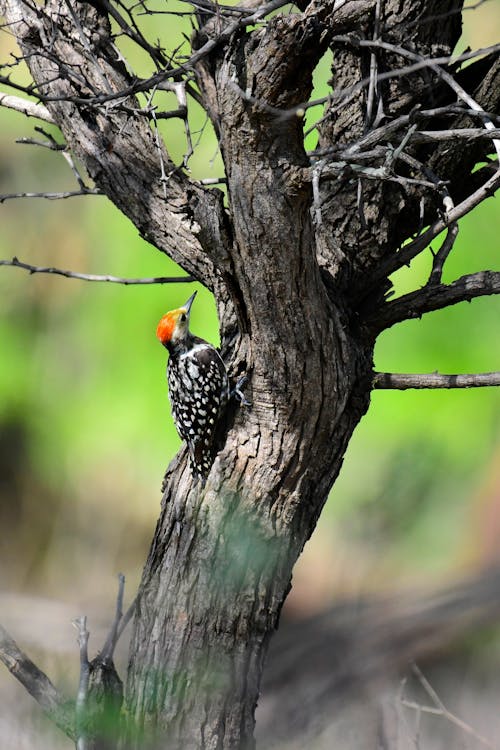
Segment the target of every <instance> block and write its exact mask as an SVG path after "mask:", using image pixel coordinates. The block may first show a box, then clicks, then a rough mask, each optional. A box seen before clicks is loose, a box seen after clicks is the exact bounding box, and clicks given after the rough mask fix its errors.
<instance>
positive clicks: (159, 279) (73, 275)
mask: <svg viewBox="0 0 500 750" xmlns="http://www.w3.org/2000/svg"><path fill="white" fill-rule="evenodd" d="M0 266H11V267H14V268H22V269H24V270H25V271H28V272H29V273H30V274H33V273H52V274H56V275H58V276H65V277H66V278H68V279H80V280H81V281H97V282H107V283H108V284H125V285H126V286H131V285H132V284H189V283H191V282H193V281H196V279H195V278H194V276H154V277H151V278H143V279H141V278H139V279H126V278H121V277H120V276H108V275H98V274H93V273H77V272H76V271H63V270H62V269H61V268H52V267H48V266H47V267H44V266H32V265H31V264H29V263H24V262H23V261H21V260H18V259H17V258H12V260H0Z"/></svg>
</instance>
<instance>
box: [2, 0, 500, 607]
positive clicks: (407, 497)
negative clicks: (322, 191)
mask: <svg viewBox="0 0 500 750" xmlns="http://www.w3.org/2000/svg"><path fill="white" fill-rule="evenodd" d="M179 7H180V8H182V9H183V10H185V9H186V7H187V6H179ZM160 18H161V17H160ZM145 20H146V22H147V23H149V26H150V29H153V28H154V29H155V33H154V36H155V37H156V36H157V35H158V28H159V21H158V19H145ZM165 24H169V25H168V26H166V28H167V31H166V32H165V34H164V38H165V40H166V46H167V47H168V49H173V48H175V47H176V44H177V40H179V39H181V37H180V36H179V35H180V33H181V32H182V31H183V30H184V31H185V32H187V33H189V24H188V22H187V20H186V19H177V20H175V21H173V20H172V19H171V18H170V19H169V20H168V21H166V22H165ZM499 39H500V9H499V7H498V4H497V3H496V2H487V3H485V4H483V5H482V6H481V7H480V8H479V9H478V10H477V11H474V12H472V11H470V12H469V13H466V14H465V33H464V36H463V38H462V39H461V41H460V44H459V49H460V50H462V49H463V48H464V47H466V46H467V45H470V46H471V47H480V46H485V45H487V44H491V43H494V42H497V41H498V40H499ZM0 44H1V51H2V59H5V58H6V56H7V55H8V54H9V52H10V51H12V50H14V47H13V44H12V41H11V39H10V37H9V36H8V35H7V34H5V33H4V34H3V35H1V38H0ZM123 49H124V52H125V54H127V55H128V54H129V53H130V55H131V59H132V61H133V65H134V69H135V70H136V71H137V72H140V73H145V72H147V68H146V62H145V60H143V59H142V58H141V57H140V55H138V54H137V52H136V51H131V50H130V47H129V45H126V44H123ZM328 69H329V60H328V59H325V60H324V61H323V62H322V64H321V65H320V66H319V67H318V70H317V74H316V84H317V85H316V90H315V93H314V95H315V96H317V95H321V94H322V93H324V91H325V89H324V86H325V84H324V82H325V81H326V79H327V78H328V75H329V70H328ZM26 80H27V79H26ZM161 96H162V97H163V99H162V100H161V101H160V102H159V103H160V104H161V106H163V107H164V108H173V107H175V101H173V100H172V97H170V95H167V94H161ZM320 115H321V111H316V112H312V113H311V114H310V115H309V122H308V125H310V124H311V117H314V116H315V117H319V116H320ZM37 124H39V123H37V122H36V121H34V120H26V119H25V118H23V117H22V116H21V115H20V114H16V113H14V112H9V111H6V110H4V109H0V193H11V192H16V191H39V190H65V189H75V183H74V179H73V177H72V174H71V172H70V170H69V168H68V165H67V164H66V162H65V161H64V159H63V158H62V157H61V155H60V154H57V153H54V152H51V151H48V150H47V149H42V148H37V147H34V146H27V145H16V144H15V139H16V138H19V137H23V136H24V137H33V136H35V137H37V138H43V136H40V135H37V134H36V133H34V127H35V126H36V125H37ZM192 127H193V131H199V133H198V135H196V136H195V140H198V139H199V143H198V145H197V149H196V154H195V156H194V157H193V158H192V159H191V161H190V166H191V170H192V174H193V176H194V177H213V176H217V175H220V174H221V163H220V157H219V154H218V152H217V148H216V143H215V140H214V138H213V136H212V134H211V131H210V128H209V126H208V125H207V124H206V123H205V121H204V117H203V115H202V114H201V112H200V111H199V110H196V108H195V109H194V110H193V114H192ZM161 130H162V133H163V134H164V136H165V138H166V139H167V142H168V146H169V149H170V151H171V153H172V154H173V155H174V156H175V158H176V159H177V160H179V159H180V158H181V156H182V154H183V152H184V149H185V139H184V133H183V129H182V125H181V123H180V122H179V121H178V120H175V121H169V122H167V123H166V124H162V126H161ZM51 132H53V133H56V132H57V131H56V130H55V129H54V128H52V129H51ZM56 137H58V136H56ZM313 142H314V133H313V134H312V135H311V136H310V141H309V143H308V146H311V145H313ZM499 208H500V198H496V199H489V200H488V201H487V203H486V204H484V205H482V206H480V207H479V209H478V210H477V211H475V212H474V214H473V215H472V216H470V217H467V218H466V219H465V220H463V221H462V222H461V226H460V233H459V237H458V240H457V243H456V246H455V249H454V251H453V253H452V256H451V257H450V259H449V261H448V263H447V266H446V272H445V280H446V281H450V280H452V279H454V278H456V277H457V276H459V275H461V274H464V273H470V272H474V271H477V270H482V269H485V268H493V269H494V268H498V259H497V258H498V254H497V251H498V234H499V231H500V212H499ZM0 222H1V230H2V231H1V233H0V257H2V258H10V257H12V256H13V255H17V256H18V257H19V258H20V259H22V260H25V261H27V262H31V263H34V264H38V265H51V266H52V265H53V266H59V267H62V268H70V269H72V270H75V271H81V272H89V273H109V274H114V275H117V276H154V275H170V274H176V273H178V272H179V269H177V268H176V267H175V265H174V264H173V263H172V262H171V261H169V260H168V258H166V257H165V256H164V255H162V254H161V253H159V252H158V251H157V250H155V249H154V248H152V247H151V246H149V245H148V244H147V243H145V242H144V241H143V240H142V239H140V237H139V236H138V233H137V230H136V229H135V228H134V227H133V226H132V225H131V224H130V223H129V222H128V220H127V219H125V218H124V217H123V216H122V215H121V214H120V213H119V212H118V211H117V210H116V209H115V208H114V207H113V206H112V205H111V204H110V203H109V202H108V201H107V200H106V199H105V198H104V197H93V196H88V197H85V198H81V197H79V198H73V199H70V200H66V201H54V202H49V201H46V200H42V199H40V200H13V201H6V202H4V203H2V204H0ZM430 260H431V256H430V252H427V253H426V254H425V255H424V256H423V257H422V258H419V259H418V260H417V261H415V262H414V263H413V264H412V267H411V268H410V269H409V270H408V269H405V271H404V272H401V273H400V274H399V275H398V277H397V278H396V279H395V284H396V288H397V290H398V291H399V292H401V291H404V290H407V289H408V290H409V289H412V288H415V287H416V286H418V285H419V284H420V283H422V282H423V281H424V279H425V277H426V276H425V274H426V273H427V272H428V270H429V267H430ZM193 288H194V287H193V285H187V284H179V285H175V286H163V287H162V286H157V287H154V286H135V287H122V286H118V285H111V284H88V283H85V282H79V281H74V280H68V279H62V278H59V277H50V276H42V275H36V276H31V277H30V276H28V275H27V274H26V273H25V272H23V271H19V270H16V269H9V268H2V269H0V306H1V317H0V528H1V534H0V589H3V591H11V592H12V591H16V592H20V593H25V594H29V593H36V594H38V595H41V596H44V597H51V598H55V599H59V600H63V601H68V602H71V604H72V605H74V606H75V608H76V607H79V606H80V605H81V606H82V607H85V606H88V603H89V602H92V605H93V606H99V604H100V603H102V604H103V605H104V603H106V604H109V602H110V600H111V597H112V596H113V595H114V590H115V586H116V583H115V574H116V573H117V572H118V571H122V572H124V573H125V575H126V576H127V580H128V582H129V588H128V596H129V597H131V596H132V592H133V589H134V587H135V586H136V585H137V583H138V581H139V578H140V573H141V568H142V565H143V563H144V560H145V558H146V555H147V552H148V546H149V542H150V540H151V537H152V534H153V531H154V526H155V522H156V519H157V516H158V513H159V506H160V484H161V479H162V476H163V472H164V470H165V468H166V466H167V464H168V462H169V461H170V459H171V458H172V456H173V455H174V454H175V452H176V450H177V449H178V447H179V444H180V443H179V439H178V437H177V435H176V433H175V429H174V427H173V424H172V420H171V417H170V412H169V405H168V399H167V388H166V382H165V365H166V353H165V351H164V349H163V348H162V347H161V346H160V345H159V344H158V342H157V340H156V338H155V328H156V324H157V321H158V319H159V318H160V316H161V315H162V314H163V313H164V312H165V311H166V310H168V309H171V308H173V307H176V306H178V305H179V304H180V303H182V302H184V301H185V300H186V298H187V297H188V296H189V295H190V294H191V293H192V291H193ZM197 288H199V285H197ZM199 290H200V294H199V297H198V298H197V301H196V304H195V306H194V308H193V314H192V327H193V329H194V331H195V332H196V333H197V334H198V335H200V336H202V337H205V338H207V339H209V340H210V341H213V342H216V341H217V339H218V331H217V318H216V314H215V306H214V303H213V300H212V298H211V295H210V294H209V293H208V292H206V291H205V290H202V289H201V288H199ZM499 350H500V347H499V314H498V302H497V301H496V300H495V299H494V298H484V299H480V300H476V301H474V302H473V303H471V304H461V305H458V306H456V307H454V308H451V309H449V310H446V311H443V312H439V313H433V314H431V315H428V316H426V317H424V319H423V320H421V321H412V322H408V323H406V324H403V325H400V326H397V327H395V328H394V329H392V330H390V331H388V332H386V333H384V334H383V335H382V336H381V337H380V339H379V341H378V343H377V348H376V360H375V364H376V368H377V369H379V370H384V371H396V372H397V371H399V372H426V371H434V370H439V371H440V372H474V371H488V370H494V369H498V368H499V366H500V363H499ZM499 417H500V389H493V388H489V389H478V390H471V391H448V392H446V391H435V392H411V391H408V392H376V393H374V395H373V399H372V405H371V408H370V411H369V413H368V415H367V416H366V417H365V418H364V420H363V422H362V423H361V425H360V426H359V427H358V429H357V431H356V433H355V435H354V438H353V440H352V442H351V444H350V446H349V449H348V452H347V455H346V458H345V462H344V467H343V471H342V474H341V476H340V478H339V480H338V482H337V484H336V486H335V488H334V490H333V491H332V494H331V497H330V499H329V501H328V503H327V506H326V508H325V510H324V513H323V515H322V518H321V521H320V523H319V526H318V529H317V531H316V532H315V534H314V536H313V538H312V540H311V541H310V542H309V543H308V545H307V547H306V550H305V552H304V555H303V557H302V559H301V561H300V562H299V563H298V565H297V567H296V570H295V574H294V587H293V590H292V593H291V595H290V600H289V603H288V607H289V610H290V611H295V612H298V611H300V612H310V611H312V610H316V609H319V608H322V607H324V606H326V605H328V604H329V603H331V602H332V601H333V599H334V598H335V597H336V596H338V595H339V594H340V593H353V592H356V593H357V592H359V591H360V590H364V589H370V590H373V589H381V588H384V589H387V588H388V587H399V586H403V585H409V584H414V583H416V582H418V583H425V582H426V581H429V580H432V582H435V581H436V579H437V578H439V579H446V578H447V577H454V576H457V575H460V574H462V573H463V572H465V571H466V570H469V569H471V568H477V567H478V566H482V565H486V564H488V563H489V562H492V561H493V560H494V559H496V558H498V556H499V548H500V545H499V544H498V538H499V537H500V427H499V423H500V420H499ZM77 611H78V610H76V612H75V613H77Z"/></svg>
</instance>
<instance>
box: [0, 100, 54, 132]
mask: <svg viewBox="0 0 500 750" xmlns="http://www.w3.org/2000/svg"><path fill="white" fill-rule="evenodd" d="M0 106H2V107H7V109H14V110H15V111H16V112H21V113H22V114H23V115H26V117H37V118H38V119H39V120H45V122H50V123H51V124H53V123H54V118H53V117H52V115H51V114H50V112H49V110H48V109H47V107H44V106H43V104H36V102H30V101H29V100H27V99H23V98H22V97H20V96H11V95H10V94H2V93H0Z"/></svg>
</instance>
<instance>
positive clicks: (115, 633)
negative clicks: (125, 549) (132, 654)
mask: <svg viewBox="0 0 500 750" xmlns="http://www.w3.org/2000/svg"><path fill="white" fill-rule="evenodd" d="M124 589H125V576H124V575H123V573H119V574H118V595H117V597H116V610H115V616H114V618H113V622H112V624H111V628H110V631H109V633H108V637H107V638H106V642H105V644H104V646H103V647H102V651H101V658H102V659H103V661H109V660H110V659H112V658H113V654H114V652H115V648H116V644H117V642H118V638H119V636H120V623H121V620H122V617H123V592H124Z"/></svg>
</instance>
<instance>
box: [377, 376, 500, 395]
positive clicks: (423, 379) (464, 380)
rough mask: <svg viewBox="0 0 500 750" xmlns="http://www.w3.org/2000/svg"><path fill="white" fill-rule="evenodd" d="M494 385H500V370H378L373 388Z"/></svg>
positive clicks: (478, 386)
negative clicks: (450, 372)
mask: <svg viewBox="0 0 500 750" xmlns="http://www.w3.org/2000/svg"><path fill="white" fill-rule="evenodd" d="M492 385H495V386H496V385H500V372H480V373H476V374H474V375H443V374H441V373H438V372H430V373H425V374H417V373H399V372H397V373H396V372H376V373H375V375H374V378H373V388H377V389H380V388H381V389H394V390H399V391H406V390H408V389H410V388H418V389H423V388H485V387H488V386H492Z"/></svg>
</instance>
